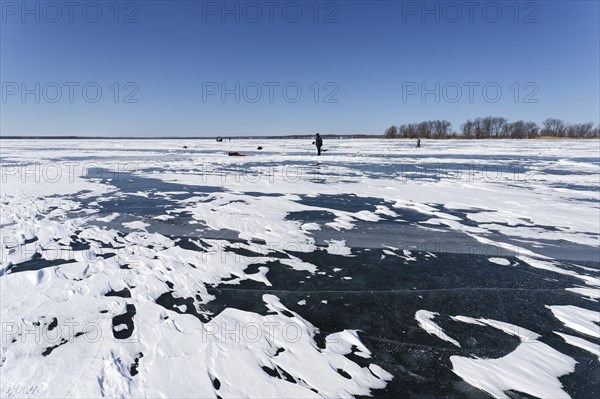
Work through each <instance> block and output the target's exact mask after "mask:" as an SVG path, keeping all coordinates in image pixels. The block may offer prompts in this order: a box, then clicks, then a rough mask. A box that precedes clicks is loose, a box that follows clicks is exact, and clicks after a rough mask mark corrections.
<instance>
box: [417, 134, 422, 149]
mask: <svg viewBox="0 0 600 399" xmlns="http://www.w3.org/2000/svg"><path fill="white" fill-rule="evenodd" d="M417 148H421V138H420V137H417Z"/></svg>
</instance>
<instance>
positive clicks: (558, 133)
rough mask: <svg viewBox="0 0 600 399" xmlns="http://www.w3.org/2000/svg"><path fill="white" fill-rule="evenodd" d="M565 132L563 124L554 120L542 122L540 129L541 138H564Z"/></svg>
mask: <svg viewBox="0 0 600 399" xmlns="http://www.w3.org/2000/svg"><path fill="white" fill-rule="evenodd" d="M565 132H566V128H565V122H563V121H562V120H560V119H556V118H548V119H546V120H545V121H544V127H543V129H542V135H543V136H553V137H564V135H565Z"/></svg>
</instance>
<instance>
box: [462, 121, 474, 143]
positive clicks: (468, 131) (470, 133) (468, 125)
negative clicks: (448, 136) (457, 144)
mask: <svg viewBox="0 0 600 399" xmlns="http://www.w3.org/2000/svg"><path fill="white" fill-rule="evenodd" d="M460 130H461V131H462V135H463V137H464V138H465V139H472V138H473V137H475V124H474V123H473V121H472V120H470V119H468V120H467V121H466V122H465V123H463V124H462V125H461V127H460Z"/></svg>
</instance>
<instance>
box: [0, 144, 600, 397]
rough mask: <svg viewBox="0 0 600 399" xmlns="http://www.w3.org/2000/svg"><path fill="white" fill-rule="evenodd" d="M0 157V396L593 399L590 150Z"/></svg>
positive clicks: (151, 147)
mask: <svg viewBox="0 0 600 399" xmlns="http://www.w3.org/2000/svg"><path fill="white" fill-rule="evenodd" d="M1 145H2V150H1V154H0V163H1V172H2V176H1V178H2V180H1V199H0V200H1V205H2V208H1V219H0V226H1V228H2V233H1V245H0V250H1V251H2V252H1V261H2V263H1V265H0V300H1V313H0V315H1V322H2V342H1V363H0V364H1V366H0V395H1V396H2V397H19V398H21V397H44V398H59V397H61V398H62V397H74V398H80V397H202V398H209V397H214V398H216V397H221V398H231V397H235V398H238V397H257V398H267V397H268V398H273V397H285V398H290V397H294V398H296V397H298V398H299V397H335V398H339V397H344V398H346V397H348V398H349V397H356V396H369V395H371V396H374V397H391V398H398V397H433V396H436V395H437V396H445V397H455V398H486V397H496V398H507V397H509V398H521V397H552V398H569V397H572V398H588V397H589V398H592V397H594V398H595V397H597V396H598V395H600V363H599V360H600V353H598V351H599V348H600V305H599V303H598V299H599V297H600V271H599V270H600V259H599V239H600V198H599V193H600V191H599V190H600V181H599V168H600V160H599V158H598V154H599V151H600V147H599V142H598V141H587V140H576V141H554V140H552V141H544V140H533V141H531V140H526V141H525V140H523V141H516V140H514V141H511V140H482V141H467V140H444V141H433V140H431V141H424V142H423V143H422V148H419V149H416V148H413V147H414V143H413V142H409V141H404V140H387V141H386V140H349V139H348V140H331V139H330V140H327V139H326V140H325V147H326V148H327V149H328V152H327V153H325V154H324V155H323V156H321V157H318V158H317V157H316V156H315V155H314V153H313V152H314V151H313V147H312V146H311V145H310V141H308V142H307V141H304V140H269V139H264V140H241V139H239V140H232V141H231V142H222V143H217V142H213V141H210V140H183V139H181V140H125V139H122V140H116V139H115V140H108V139H107V140H5V139H3V140H2V142H1ZM259 145H260V146H262V147H263V150H262V151H257V150H256V148H257V146H259ZM184 146H187V147H188V148H183V147H184ZM228 151H232V152H240V153H244V154H248V156H246V157H228V156H227V155H226V152H228ZM526 395H527V396H526Z"/></svg>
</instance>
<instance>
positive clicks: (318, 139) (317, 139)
mask: <svg viewBox="0 0 600 399" xmlns="http://www.w3.org/2000/svg"><path fill="white" fill-rule="evenodd" d="M314 144H315V145H316V146H317V155H321V147H323V139H322V138H321V136H320V135H319V133H317V135H316V136H315V143H314Z"/></svg>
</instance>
